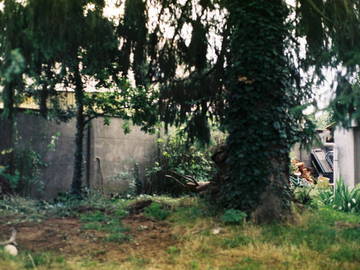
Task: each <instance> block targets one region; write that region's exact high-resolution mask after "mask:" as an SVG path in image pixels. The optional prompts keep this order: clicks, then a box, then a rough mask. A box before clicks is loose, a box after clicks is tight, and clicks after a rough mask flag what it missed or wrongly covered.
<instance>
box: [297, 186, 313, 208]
mask: <svg viewBox="0 0 360 270" xmlns="http://www.w3.org/2000/svg"><path fill="white" fill-rule="evenodd" d="M312 190H313V187H311V186H310V187H296V188H295V189H294V190H293V193H294V199H295V201H296V202H298V203H301V204H304V205H310V204H311V203H312V201H313V198H312V196H311V191H312Z"/></svg>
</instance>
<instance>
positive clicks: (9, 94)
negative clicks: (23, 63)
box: [0, 82, 15, 193]
mask: <svg viewBox="0 0 360 270" xmlns="http://www.w3.org/2000/svg"><path fill="white" fill-rule="evenodd" d="M14 94H15V91H14V83H13V82H8V83H7V84H6V85H5V87H4V90H3V101H4V112H3V117H4V119H5V123H6V125H7V132H6V139H5V146H4V147H5V148H4V149H3V150H5V152H6V153H5V154H4V157H3V161H4V163H5V164H0V165H5V166H6V167H7V169H6V173H7V174H10V175H14V174H15V156H14V151H15V149H14V148H15V112H14ZM0 150H1V149H0ZM0 182H1V183H0V185H1V191H2V193H11V192H12V190H11V186H10V183H9V181H8V180H7V179H5V178H4V177H2V178H1V181H0Z"/></svg>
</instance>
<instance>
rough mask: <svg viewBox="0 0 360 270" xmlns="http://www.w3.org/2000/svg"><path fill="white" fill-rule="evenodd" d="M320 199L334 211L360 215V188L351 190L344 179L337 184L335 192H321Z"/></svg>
mask: <svg viewBox="0 0 360 270" xmlns="http://www.w3.org/2000/svg"><path fill="white" fill-rule="evenodd" d="M319 199H320V200H321V201H322V202H323V203H324V204H325V205H328V206H331V207H332V208H334V209H337V210H340V211H344V212H357V213H360V186H356V187H355V188H353V189H350V188H349V187H348V186H347V185H346V184H345V183H344V181H343V180H342V179H340V180H338V181H337V182H336V185H335V188H334V190H333V191H331V190H329V189H325V190H320V192H319Z"/></svg>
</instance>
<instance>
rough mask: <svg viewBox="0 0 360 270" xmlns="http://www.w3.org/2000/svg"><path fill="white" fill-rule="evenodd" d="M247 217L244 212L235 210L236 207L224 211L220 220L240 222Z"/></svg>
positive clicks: (227, 222)
mask: <svg viewBox="0 0 360 270" xmlns="http://www.w3.org/2000/svg"><path fill="white" fill-rule="evenodd" d="M246 217H247V215H246V213H244V212H242V211H240V210H236V209H228V210H226V211H225V213H224V214H223V215H222V217H221V220H222V221H223V222H224V223H225V224H232V225H236V224H242V223H243V222H244V220H245V218H246Z"/></svg>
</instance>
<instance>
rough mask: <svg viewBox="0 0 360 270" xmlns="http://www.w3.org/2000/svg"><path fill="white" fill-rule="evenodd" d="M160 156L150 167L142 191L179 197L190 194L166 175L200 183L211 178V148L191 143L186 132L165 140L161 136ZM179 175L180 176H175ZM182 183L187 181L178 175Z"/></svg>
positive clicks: (212, 167) (159, 142)
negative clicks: (187, 178) (146, 181)
mask: <svg viewBox="0 0 360 270" xmlns="http://www.w3.org/2000/svg"><path fill="white" fill-rule="evenodd" d="M158 149H159V151H158V157H157V160H156V161H155V162H154V165H153V166H152V167H151V168H149V169H148V170H147V176H148V178H149V181H148V185H147V186H144V187H143V190H142V193H148V194H154V193H155V194H168V195H172V196H179V195H183V194H186V193H189V191H188V190H186V189H185V188H184V187H183V186H182V185H181V184H179V183H177V182H176V181H175V180H174V179H172V178H168V177H166V175H168V174H171V175H180V176H190V177H192V178H194V179H195V180H196V181H198V182H202V181H209V180H210V178H211V176H212V174H213V170H214V166H213V162H212V160H211V151H210V149H209V148H206V147H204V146H201V145H199V144H196V143H194V144H192V145H189V142H188V140H187V138H186V136H185V135H183V133H181V132H177V133H176V134H175V135H172V136H169V137H168V138H167V139H166V140H163V139H158ZM176 178H178V177H176ZM178 179H179V181H180V182H182V183H183V184H185V183H186V180H184V179H182V178H181V177H179V178H178Z"/></svg>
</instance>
